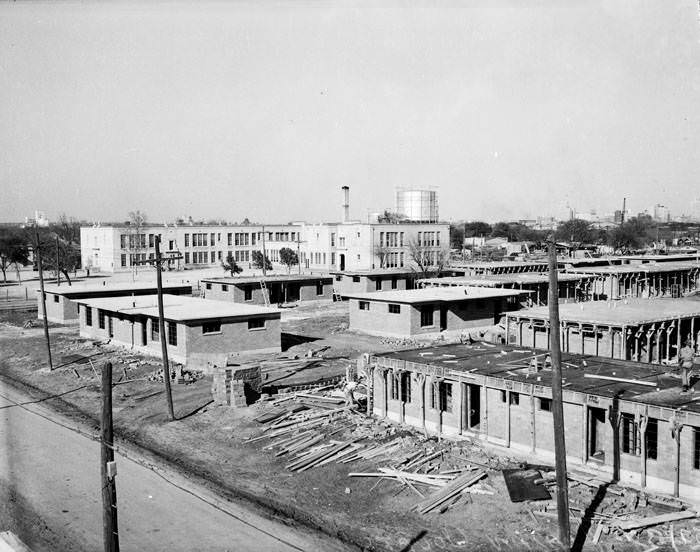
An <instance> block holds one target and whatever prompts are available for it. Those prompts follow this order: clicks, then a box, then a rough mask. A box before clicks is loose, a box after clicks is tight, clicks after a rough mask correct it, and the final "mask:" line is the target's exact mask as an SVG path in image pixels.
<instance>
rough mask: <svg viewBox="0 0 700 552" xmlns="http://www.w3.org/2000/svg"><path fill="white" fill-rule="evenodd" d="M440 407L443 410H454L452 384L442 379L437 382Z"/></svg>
mask: <svg viewBox="0 0 700 552" xmlns="http://www.w3.org/2000/svg"><path fill="white" fill-rule="evenodd" d="M436 387H437V394H438V401H439V402H438V409H439V410H441V411H442V412H452V384H451V383H447V382H444V381H441V382H440V383H438V384H437V386H436Z"/></svg>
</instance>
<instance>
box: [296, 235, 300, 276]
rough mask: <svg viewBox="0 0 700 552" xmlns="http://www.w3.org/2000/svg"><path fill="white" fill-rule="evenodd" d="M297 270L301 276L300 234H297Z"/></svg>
mask: <svg viewBox="0 0 700 552" xmlns="http://www.w3.org/2000/svg"><path fill="white" fill-rule="evenodd" d="M297 268H298V269H299V274H301V249H300V247H299V232H297Z"/></svg>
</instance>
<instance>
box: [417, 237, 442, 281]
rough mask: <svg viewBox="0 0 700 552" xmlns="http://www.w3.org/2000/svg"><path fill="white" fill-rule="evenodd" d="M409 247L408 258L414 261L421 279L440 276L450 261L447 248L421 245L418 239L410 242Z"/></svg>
mask: <svg viewBox="0 0 700 552" xmlns="http://www.w3.org/2000/svg"><path fill="white" fill-rule="evenodd" d="M407 246H408V257H409V259H410V260H411V261H413V264H414V265H415V267H414V268H415V271H416V272H417V273H418V276H419V277H420V278H430V277H432V276H433V275H438V274H440V272H442V270H444V268H445V267H446V266H447V264H448V263H449V261H450V250H449V248H448V247H447V246H442V247H441V246H433V245H425V244H419V243H418V241H417V240H416V239H410V240H408V243H407Z"/></svg>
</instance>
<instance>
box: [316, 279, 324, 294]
mask: <svg viewBox="0 0 700 552" xmlns="http://www.w3.org/2000/svg"><path fill="white" fill-rule="evenodd" d="M316 295H323V282H316Z"/></svg>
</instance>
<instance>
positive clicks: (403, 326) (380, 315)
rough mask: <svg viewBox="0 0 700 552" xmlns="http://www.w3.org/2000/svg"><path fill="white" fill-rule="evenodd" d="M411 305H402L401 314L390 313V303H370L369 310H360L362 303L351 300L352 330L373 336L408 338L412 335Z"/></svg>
mask: <svg viewBox="0 0 700 552" xmlns="http://www.w3.org/2000/svg"><path fill="white" fill-rule="evenodd" d="M411 310H412V307H411V306H410V305H401V312H400V313H399V314H394V313H391V312H389V303H385V302H383V301H370V302H369V310H360V302H359V300H357V299H350V307H349V311H350V329H351V330H357V331H361V332H365V333H368V334H372V335H390V336H395V337H406V336H410V335H411Z"/></svg>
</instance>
